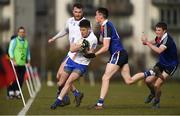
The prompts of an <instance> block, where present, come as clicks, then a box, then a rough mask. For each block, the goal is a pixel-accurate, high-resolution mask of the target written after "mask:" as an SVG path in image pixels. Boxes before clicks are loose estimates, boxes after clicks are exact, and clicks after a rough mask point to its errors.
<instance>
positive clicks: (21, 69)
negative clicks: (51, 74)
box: [7, 27, 31, 99]
mask: <svg viewBox="0 0 180 116" xmlns="http://www.w3.org/2000/svg"><path fill="white" fill-rule="evenodd" d="M8 53H9V57H10V59H11V60H12V61H13V65H14V66H15V69H16V73H17V76H18V80H19V83H20V86H21V87H22V85H23V81H24V74H25V72H26V68H25V65H26V64H27V66H30V59H31V58H30V49H29V44H28V40H27V38H26V33H25V28H24V27H19V28H18V34H17V36H15V37H14V38H13V39H12V40H11V41H10V44H9V50H8ZM7 94H8V98H9V99H12V98H14V97H16V98H18V99H19V98H21V95H20V91H19V88H18V85H17V83H16V82H14V83H13V84H12V85H10V86H9V87H8V89H7Z"/></svg>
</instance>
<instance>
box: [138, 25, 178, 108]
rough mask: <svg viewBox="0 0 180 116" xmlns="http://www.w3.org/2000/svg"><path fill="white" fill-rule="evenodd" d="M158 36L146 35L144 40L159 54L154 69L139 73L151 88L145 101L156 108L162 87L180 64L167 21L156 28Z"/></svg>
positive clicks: (145, 43)
mask: <svg viewBox="0 0 180 116" xmlns="http://www.w3.org/2000/svg"><path fill="white" fill-rule="evenodd" d="M155 33H156V38H155V40H153V41H148V40H147V38H146V37H145V36H144V37H143V38H142V42H143V43H144V45H147V46H148V47H149V48H150V49H151V50H153V51H154V52H156V53H157V54H159V60H158V61H157V63H156V64H155V66H154V67H153V69H151V70H148V71H145V72H144V73H139V74H138V75H141V76H142V77H145V78H146V79H145V82H146V84H147V86H148V88H149V89H150V94H149V96H148V97H147V98H146V99H145V103H150V102H151V101H152V105H153V107H154V108H159V107H160V106H159V104H160V96H161V87H162V85H163V84H164V82H165V81H166V80H167V79H168V77H169V76H172V75H173V73H174V72H175V71H176V69H177V66H178V64H179V61H178V55H177V48H176V44H175V42H174V40H173V38H172V37H171V36H170V35H169V34H168V33H167V25H166V23H163V22H159V23H157V24H156V28H155Z"/></svg>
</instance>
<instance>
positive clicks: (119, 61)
mask: <svg viewBox="0 0 180 116" xmlns="http://www.w3.org/2000/svg"><path fill="white" fill-rule="evenodd" d="M108 63H110V64H116V65H119V66H120V67H123V66H124V64H127V63H128V54H127V52H126V51H125V50H122V51H117V52H115V53H114V54H113V55H112V56H111V57H110V59H109V62H108Z"/></svg>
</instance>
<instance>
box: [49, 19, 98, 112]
mask: <svg viewBox="0 0 180 116" xmlns="http://www.w3.org/2000/svg"><path fill="white" fill-rule="evenodd" d="M79 26H80V31H81V35H82V38H75V40H74V43H73V44H71V46H70V51H71V52H72V53H74V54H70V55H69V58H68V60H67V62H66V64H65V66H64V70H65V71H64V72H63V73H62V76H61V78H60V80H61V81H60V82H61V83H62V84H63V83H64V82H65V85H64V87H63V89H62V91H61V93H60V94H59V96H58V98H57V99H56V101H55V102H54V103H53V104H52V106H51V109H56V108H57V107H58V106H59V105H61V104H62V100H63V97H64V96H65V95H66V93H67V92H68V90H69V88H70V87H71V85H72V84H73V82H74V81H75V80H77V79H78V78H79V77H80V76H81V75H83V74H84V73H85V72H86V71H87V68H88V65H89V63H90V59H88V58H85V57H84V56H83V54H84V53H86V52H93V51H94V50H95V48H96V46H97V38H96V36H95V35H94V33H93V32H92V30H91V26H90V22H89V21H88V20H86V19H84V20H82V21H81V22H80V24H79ZM76 96H77V97H80V95H79V94H77V95H76ZM80 103H81V101H79V104H78V105H80Z"/></svg>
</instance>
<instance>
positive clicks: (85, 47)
mask: <svg viewBox="0 0 180 116" xmlns="http://www.w3.org/2000/svg"><path fill="white" fill-rule="evenodd" d="M89 46H90V45H89V42H88V41H87V40H85V39H84V40H83V41H82V45H81V48H80V51H81V52H83V53H86V52H87V51H88V50H89Z"/></svg>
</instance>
